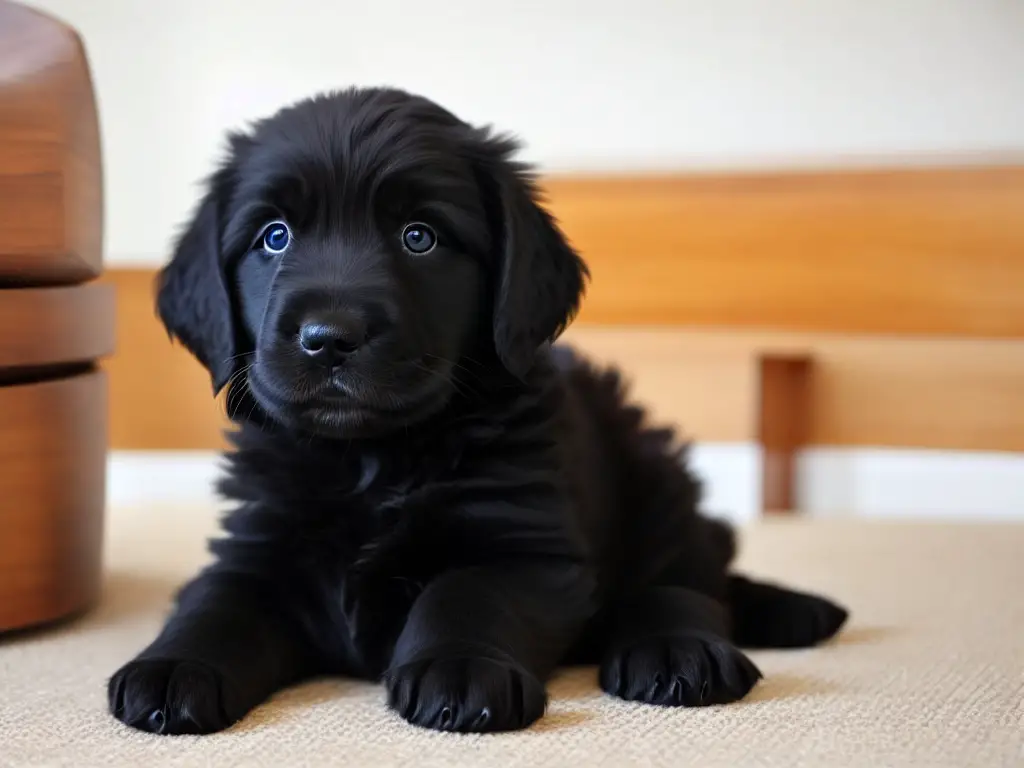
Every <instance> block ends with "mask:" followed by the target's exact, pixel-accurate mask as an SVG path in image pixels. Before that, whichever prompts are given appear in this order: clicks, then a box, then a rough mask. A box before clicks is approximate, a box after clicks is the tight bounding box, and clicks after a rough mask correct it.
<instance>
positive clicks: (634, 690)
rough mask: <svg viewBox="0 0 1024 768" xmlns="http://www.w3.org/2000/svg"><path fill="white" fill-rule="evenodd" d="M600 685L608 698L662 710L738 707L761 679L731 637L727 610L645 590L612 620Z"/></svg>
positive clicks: (698, 597) (663, 590)
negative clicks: (731, 704) (675, 707)
mask: <svg viewBox="0 0 1024 768" xmlns="http://www.w3.org/2000/svg"><path fill="white" fill-rule="evenodd" d="M610 629H611V632H610V636H609V643H608V648H607V651H606V652H605V655H604V659H603V661H602V662H601V667H600V672H599V680H600V683H601V688H602V689H604V690H605V691H606V692H607V693H610V694H612V695H614V696H618V697H620V698H623V699H627V700H629V701H642V702H645V703H647V704H659V705H663V706H677V707H678V706H685V707H692V706H703V705H708V704H726V703H729V702H733V701H737V700H738V699H742V698H743V697H744V696H746V694H747V693H748V692H749V691H750V689H751V688H753V687H754V685H755V684H756V683H757V681H758V680H759V679H760V677H761V672H760V671H759V670H758V668H757V667H756V666H754V663H753V662H752V661H751V660H750V659H748V658H747V657H746V656H745V655H744V654H743V653H742V652H741V651H740V650H738V649H737V648H736V647H735V646H734V645H733V644H732V643H731V642H729V640H727V639H726V638H727V637H728V620H727V616H726V611H725V608H724V606H722V605H720V604H719V603H717V602H716V601H714V600H712V599H711V598H709V597H707V596H705V595H702V594H700V593H698V592H694V591H692V590H689V589H686V588H684V587H650V588H647V589H645V590H643V591H641V592H639V593H637V594H635V595H632V596H630V597H627V598H625V599H624V600H622V602H621V604H620V606H619V607H618V609H617V610H616V611H615V612H614V613H613V615H612V624H611V628H610Z"/></svg>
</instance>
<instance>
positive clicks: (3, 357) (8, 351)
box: [0, 283, 115, 371]
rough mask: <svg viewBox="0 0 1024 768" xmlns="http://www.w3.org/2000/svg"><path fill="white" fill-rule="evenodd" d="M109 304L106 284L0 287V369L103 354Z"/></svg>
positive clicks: (110, 328)
mask: <svg viewBox="0 0 1024 768" xmlns="http://www.w3.org/2000/svg"><path fill="white" fill-rule="evenodd" d="M114 310H115V303H114V287H113V286H112V285H104V284H100V283H87V284H85V285H74V286H60V287H51V288H0V371H3V370H4V369H14V368H37V367H43V366H54V365H65V364H67V363H81V362H86V361H89V360H95V359H96V358H100V357H104V356H106V355H109V354H110V353H111V352H113V350H114Z"/></svg>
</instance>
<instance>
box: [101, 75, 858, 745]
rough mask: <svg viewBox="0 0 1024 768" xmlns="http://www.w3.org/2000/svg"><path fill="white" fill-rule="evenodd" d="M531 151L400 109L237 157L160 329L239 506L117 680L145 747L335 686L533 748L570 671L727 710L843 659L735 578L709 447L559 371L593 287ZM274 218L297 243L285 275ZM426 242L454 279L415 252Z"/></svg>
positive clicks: (621, 691)
mask: <svg viewBox="0 0 1024 768" xmlns="http://www.w3.org/2000/svg"><path fill="white" fill-rule="evenodd" d="M514 150H515V144H514V142H512V141H510V140H508V139H506V138H502V137H496V136H494V135H493V134H491V133H490V132H489V131H486V130H481V129H478V128H474V127H472V126H469V125H467V124H465V123H463V122H462V121H460V120H458V119H457V118H455V117H454V116H453V115H451V114H450V113H448V112H447V111H445V110H443V109H441V108H440V107H438V106H437V105H435V104H433V103H431V102H429V101H427V100H426V99H422V98H419V97H416V96H412V95H409V94H406V93H403V92H400V91H397V90H389V89H365V90H350V91H345V92H341V93H335V94H330V95H327V96H322V97H318V98H315V99H310V100H307V101H303V102H301V103H299V104H296V105H293V106H291V107H288V108H286V109H284V110H282V111H281V112H279V113H277V114H276V115H273V116H271V117H270V118H268V119H266V120H264V121H261V122H259V123H257V124H256V125H255V126H253V128H252V129H251V130H250V131H249V132H247V133H245V134H239V135H236V136H233V137H232V140H231V151H230V154H229V157H228V158H227V159H226V160H225V161H224V163H223V164H222V166H221V167H220V168H219V169H218V170H217V171H216V173H215V174H214V175H213V177H212V178H211V179H210V183H209V187H208V190H207V193H206V195H205V197H204V199H203V201H202V202H201V203H200V205H199V207H198V209H197V210H196V212H195V215H194V216H193V218H192V220H191V222H190V224H189V226H188V227H187V229H186V230H185V232H184V233H183V235H182V237H181V238H180V240H179V242H178V245H177V249H176V251H175V253H174V256H173V258H172V260H171V261H170V263H169V264H168V265H167V267H166V268H165V270H164V271H163V273H162V275H161V280H160V284H159V286H158V299H157V306H158V311H159V314H160V317H161V318H162V320H163V322H164V323H165V324H166V326H167V328H168V331H169V332H170V333H171V334H172V335H173V336H174V337H175V338H177V339H179V340H180V341H181V342H182V343H183V344H184V345H185V346H186V347H187V348H188V349H189V350H190V351H191V352H192V353H193V354H194V355H195V357H196V358H197V359H198V360H199V361H200V362H201V363H202V364H203V365H204V366H206V368H207V369H208V370H209V372H210V376H211V379H212V382H213V386H214V390H215V391H219V390H220V389H222V388H224V387H227V388H228V403H229V408H230V410H231V413H232V416H233V418H234V419H235V421H236V423H237V429H236V430H235V431H234V432H233V434H232V440H233V443H234V450H233V451H231V452H230V453H229V454H228V457H227V460H228V465H227V469H226V473H225V475H224V477H223V479H222V481H221V483H220V491H221V492H222V493H223V495H224V496H226V497H227V498H228V499H231V500H233V501H234V502H235V508H234V510H233V511H232V512H231V513H230V514H228V515H227V517H226V518H225V520H224V521H223V529H224V535H223V537H221V538H219V539H217V540H215V541H214V542H213V543H212V544H211V547H212V551H213V554H214V555H215V559H214V561H213V564H212V565H210V566H209V567H208V568H207V569H205V570H204V571H203V572H202V573H200V574H198V575H197V576H196V577H195V578H194V579H193V580H192V581H191V582H189V583H188V584H187V585H185V586H184V587H183V588H182V590H181V592H180V594H179V595H178V599H177V602H176V606H175V609H174V611H173V613H172V615H171V616H170V617H169V619H168V620H167V623H166V625H165V626H164V628H163V630H162V631H161V632H160V634H159V636H158V637H157V638H156V639H155V640H154V641H153V642H152V643H151V644H150V645H149V646H148V647H146V648H145V649H144V650H142V652H141V653H140V654H139V655H138V656H137V657H136V658H135V659H134V660H133V661H131V662H129V663H128V664H126V665H125V666H124V667H122V668H121V669H120V670H119V671H118V672H116V673H115V674H114V675H113V676H112V678H111V679H110V682H109V703H110V709H111V712H113V714H114V715H115V716H116V717H118V718H119V719H120V720H122V721H124V722H125V723H128V724H129V725H132V726H134V727H137V728H141V729H143V730H148V731H154V732H158V733H165V734H173V733H210V732H213V731H218V730H221V729H224V728H227V727H228V726H230V725H231V724H232V723H235V722H237V721H238V720H240V719H241V718H243V717H244V716H245V715H246V713H247V712H249V711H250V710H251V709H252V708H253V707H255V706H256V705H258V704H260V703H261V702H262V701H264V700H265V699H266V698H267V697H269V696H270V695H271V694H273V693H274V692H275V691H278V690H280V689H281V688H284V687H286V686H289V685H292V684H294V683H297V682H299V681H301V680H303V679H306V678H308V677H310V676H314V675H324V674H332V675H349V676H353V677H358V678H365V679H370V680H381V681H382V682H383V684H384V685H385V686H386V689H387V701H388V703H389V705H390V706H391V707H392V708H393V709H394V710H395V711H397V712H398V714H399V715H401V716H402V717H404V718H405V719H406V720H408V721H410V722H411V723H414V724H417V725H420V726H425V727H429V728H436V729H442V730H456V731H498V730H510V729H518V728H524V727H526V726H528V725H530V723H532V722H534V721H535V720H537V719H538V718H539V717H541V716H542V714H543V712H544V709H545V704H546V694H545V686H544V684H545V680H546V679H547V678H548V677H549V675H550V674H551V673H552V671H553V670H554V669H555V668H556V667H557V666H559V665H561V664H569V663H577V664H596V665H599V680H600V684H601V686H602V688H603V689H604V690H605V691H607V692H608V693H609V694H612V695H616V696H619V697H622V698H625V699H629V700H636V701H642V702H647V703H650V704H658V705H669V706H699V705H708V704H724V703H728V702H732V701H736V700H737V699H740V698H742V697H743V696H745V695H746V694H747V692H748V691H749V690H750V689H751V688H752V687H753V686H754V685H755V683H756V682H757V680H758V679H759V678H760V676H761V674H760V672H759V671H758V669H757V667H756V666H755V665H754V664H753V663H752V662H751V661H750V660H749V659H748V658H747V657H746V656H745V655H744V654H743V652H742V651H741V650H740V649H739V647H740V646H762V647H765V646H767V647H800V646H810V645H814V644H816V643H818V642H820V641H823V640H825V639H827V638H829V637H831V636H832V635H833V634H835V633H836V632H837V631H838V630H839V628H840V626H841V625H842V624H843V622H844V621H845V619H846V612H845V611H844V610H843V609H842V608H839V607H838V606H836V605H834V604H833V603H831V602H829V601H827V600H825V599H823V598H821V597H817V596H813V595H810V594H804V593H799V592H794V591H791V590H787V589H784V588H781V587H776V586H772V585H768V584H760V583H757V582H754V581H752V580H750V579H748V578H746V577H743V576H738V575H734V574H731V573H730V570H729V568H730V563H731V562H732V559H733V557H734V554H735V551H734V550H735V544H734V537H733V533H732V531H731V530H730V529H729V527H728V526H726V525H725V524H723V523H721V522H717V521H714V520H712V519H710V518H707V517H704V516H702V515H701V514H699V512H698V506H699V501H700V487H699V484H698V481H697V479H696V478H695V477H694V476H693V475H692V474H691V472H690V471H689V470H688V468H687V464H686V452H685V446H684V445H681V444H679V443H678V442H677V441H676V439H675V437H674V435H673V434H672V433H671V432H670V431H668V430H664V429H657V428H654V427H651V426H648V425H647V424H646V423H645V420H644V414H643V412H642V410H641V409H640V408H638V407H637V406H635V405H633V404H631V403H630V402H629V401H628V400H627V397H626V394H625V393H624V388H623V385H622V383H621V381H620V378H619V375H618V374H617V373H616V372H615V371H613V370H604V369H597V368H595V367H594V366H592V365H590V364H589V363H588V362H587V361H585V360H583V359H581V358H580V357H578V356H577V355H575V354H574V353H573V352H572V351H571V350H569V349H567V348H565V347H562V346H560V345H554V346H552V342H553V341H554V340H555V339H556V338H557V337H558V335H559V333H560V332H561V330H562V329H563V328H564V327H565V326H566V325H567V324H568V323H569V321H570V320H571V319H572V316H573V314H574V312H575V311H576V308H577V306H578V303H579V300H580V297H581V294H582V292H583V286H584V282H585V280H586V278H587V273H586V267H585V266H584V264H583V262H582V261H581V260H580V258H579V257H578V255H577V254H576V253H575V251H573V249H572V248H571V247H570V246H569V244H568V243H567V242H566V240H565V239H564V238H563V236H562V234H561V233H560V231H559V230H558V227H557V225H556V224H555V222H554V221H553V220H552V219H551V218H550V217H549V215H548V214H547V213H546V212H545V211H544V210H543V209H542V208H541V207H540V206H539V204H538V199H537V196H536V192H535V190H534V188H533V186H532V184H531V181H530V178H529V175H528V169H526V168H524V167H522V166H520V165H517V164H516V163H515V162H514V161H513V160H512V159H511V156H512V153H513V151H514ZM271 220H276V221H285V222H287V223H288V225H289V227H290V228H291V231H292V233H293V234H294V240H293V241H292V245H290V246H289V248H288V250H287V251H286V252H285V253H283V254H281V255H275V254H271V253H269V252H268V251H267V249H266V248H265V247H263V246H261V244H260V241H259V239H260V237H261V232H262V231H263V229H262V228H263V226H264V225H265V224H266V222H267V221H271ZM408 221H417V222H425V223H427V224H429V225H430V226H431V227H433V228H434V229H435V230H436V232H437V235H438V237H437V240H438V242H437V245H436V246H435V248H434V249H433V250H432V251H430V252H429V253H425V254H415V253H412V252H409V251H408V250H406V249H403V247H402V245H401V242H400V239H401V235H400V233H401V232H402V231H403V229H402V228H403V223H404V222H408ZM311 313H312V314H311ZM310 317H315V318H317V322H325V323H328V324H331V323H334V325H332V326H331V327H332V328H340V329H341V330H338V331H337V333H339V334H340V333H342V332H344V333H347V334H349V335H350V336H351V333H357V336H356V337H354V338H356V342H355V343H353V344H351V345H349V346H348V347H346V349H347V350H348V352H347V353H346V356H345V357H344V358H343V359H341V360H339V361H335V364H332V365H328V366H326V367H325V366H324V365H318V364H316V363H315V362H311V361H310V360H309V359H307V358H308V357H309V356H308V355H304V353H303V352H302V351H301V350H300V349H299V340H298V339H299V335H298V334H299V329H300V328H301V327H303V326H304V324H307V323H309V322H312V321H310V320H309V318H310ZM324 318H326V319H324ZM353 329H355V331H353ZM346 338H348V337H346Z"/></svg>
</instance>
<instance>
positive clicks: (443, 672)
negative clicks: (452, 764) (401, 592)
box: [385, 652, 547, 732]
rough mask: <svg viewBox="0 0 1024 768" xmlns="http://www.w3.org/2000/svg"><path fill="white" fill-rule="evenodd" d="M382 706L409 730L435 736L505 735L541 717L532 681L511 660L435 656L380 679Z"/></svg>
mask: <svg viewBox="0 0 1024 768" xmlns="http://www.w3.org/2000/svg"><path fill="white" fill-rule="evenodd" d="M385 684H386V686H387V691H388V704H389V706H391V708H392V709H394V710H395V711H396V712H398V713H399V714H400V715H401V716H402V717H404V718H405V719H406V720H408V721H409V722H410V723H412V724H413V725H419V726H422V727H424V728H433V729H436V730H441V731H476V732H484V731H511V730H518V729H521V728H525V727H527V726H528V725H530V724H531V723H533V722H534V721H535V720H537V719H538V718H540V716H541V715H543V714H544V708H545V706H546V704H547V696H546V694H545V692H544V686H543V685H542V684H541V682H540V681H539V680H537V678H535V677H534V676H533V675H531V674H530V673H529V672H527V671H526V670H524V669H523V668H522V667H520V666H519V665H518V664H516V663H515V662H514V661H513V660H512V659H509V658H503V657H502V655H501V654H499V653H497V652H496V653H495V654H494V655H493V656H484V655H480V656H460V655H455V654H452V653H445V652H440V653H435V654H431V655H429V656H428V657H424V658H420V659H417V660H414V661H411V662H408V663H405V664H402V665H400V666H398V667H394V668H392V669H391V670H389V671H388V673H387V674H386V675H385Z"/></svg>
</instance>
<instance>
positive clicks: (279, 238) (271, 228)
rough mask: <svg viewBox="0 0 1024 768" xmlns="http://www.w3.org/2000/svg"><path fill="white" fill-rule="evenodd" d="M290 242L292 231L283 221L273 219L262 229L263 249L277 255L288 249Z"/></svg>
mask: <svg viewBox="0 0 1024 768" xmlns="http://www.w3.org/2000/svg"><path fill="white" fill-rule="evenodd" d="M291 242H292V233H291V230H290V229H288V225H287V224H285V223H284V222H283V221H274V222H271V223H270V224H268V225H267V227H266V229H264V230H263V250H264V251H266V252H267V253H269V254H272V255H274V256H278V255H280V254H282V253H284V252H285V251H286V250H288V246H289V245H291Z"/></svg>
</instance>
